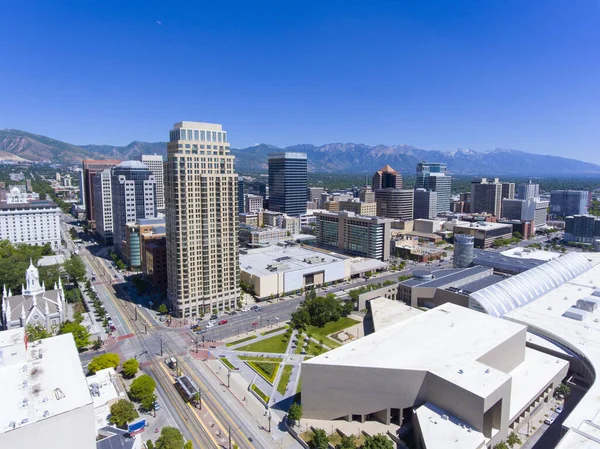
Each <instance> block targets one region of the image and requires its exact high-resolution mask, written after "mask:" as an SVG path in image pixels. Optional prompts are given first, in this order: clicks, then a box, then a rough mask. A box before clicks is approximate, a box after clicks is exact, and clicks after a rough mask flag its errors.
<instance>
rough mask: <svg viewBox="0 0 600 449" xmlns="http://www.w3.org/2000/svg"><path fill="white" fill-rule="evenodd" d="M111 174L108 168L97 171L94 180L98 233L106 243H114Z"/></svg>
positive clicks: (94, 203) (93, 193) (95, 215)
mask: <svg viewBox="0 0 600 449" xmlns="http://www.w3.org/2000/svg"><path fill="white" fill-rule="evenodd" d="M110 176H111V175H110V169H106V170H103V171H101V172H99V173H96V174H95V175H94V182H92V190H93V192H92V196H93V198H94V201H93V205H94V217H95V218H96V234H97V235H98V236H99V237H100V238H101V239H102V241H103V242H104V243H105V244H106V245H112V243H113V202H112V187H111V177H110Z"/></svg>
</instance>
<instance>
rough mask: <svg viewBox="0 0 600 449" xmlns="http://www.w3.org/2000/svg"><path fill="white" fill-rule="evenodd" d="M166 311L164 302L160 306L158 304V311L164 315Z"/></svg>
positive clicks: (167, 310)
mask: <svg viewBox="0 0 600 449" xmlns="http://www.w3.org/2000/svg"><path fill="white" fill-rule="evenodd" d="M168 312H169V309H167V306H166V305H165V304H161V305H160V306H158V313H160V314H162V315H166V314H167V313H168Z"/></svg>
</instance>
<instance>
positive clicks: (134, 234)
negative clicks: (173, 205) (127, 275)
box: [123, 218, 167, 268]
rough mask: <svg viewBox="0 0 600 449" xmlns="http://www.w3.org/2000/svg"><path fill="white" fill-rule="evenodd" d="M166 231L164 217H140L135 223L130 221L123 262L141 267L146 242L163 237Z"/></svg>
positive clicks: (134, 266)
mask: <svg viewBox="0 0 600 449" xmlns="http://www.w3.org/2000/svg"><path fill="white" fill-rule="evenodd" d="M166 232H167V231H166V224H165V219H164V218H140V219H138V220H137V221H136V222H135V223H128V224H127V227H126V229H125V244H124V245H123V262H125V263H126V264H127V265H128V266H130V267H133V268H141V267H142V258H143V256H144V251H143V245H144V242H146V243H150V241H153V240H157V239H163V238H165V236H166Z"/></svg>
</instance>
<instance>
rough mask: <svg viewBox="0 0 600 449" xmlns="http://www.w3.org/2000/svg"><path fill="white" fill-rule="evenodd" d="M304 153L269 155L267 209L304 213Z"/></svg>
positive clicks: (292, 214)
mask: <svg viewBox="0 0 600 449" xmlns="http://www.w3.org/2000/svg"><path fill="white" fill-rule="evenodd" d="M307 183H308V170H307V158H306V153H273V154H270V155H269V210H272V211H276V212H283V213H285V214H288V215H291V216H295V217H297V216H299V215H302V214H304V213H306V198H307V196H306V190H307V189H306V187H307Z"/></svg>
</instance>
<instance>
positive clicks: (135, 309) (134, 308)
mask: <svg viewBox="0 0 600 449" xmlns="http://www.w3.org/2000/svg"><path fill="white" fill-rule="evenodd" d="M133 311H134V312H135V318H134V320H135V321H137V307H136V306H135V304H134V305H133Z"/></svg>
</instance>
